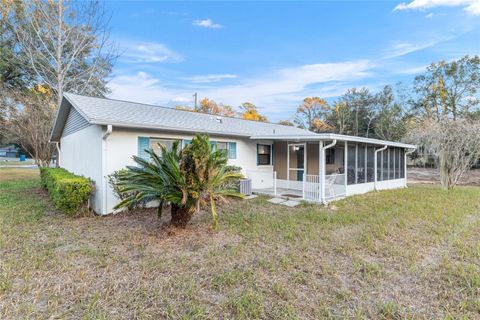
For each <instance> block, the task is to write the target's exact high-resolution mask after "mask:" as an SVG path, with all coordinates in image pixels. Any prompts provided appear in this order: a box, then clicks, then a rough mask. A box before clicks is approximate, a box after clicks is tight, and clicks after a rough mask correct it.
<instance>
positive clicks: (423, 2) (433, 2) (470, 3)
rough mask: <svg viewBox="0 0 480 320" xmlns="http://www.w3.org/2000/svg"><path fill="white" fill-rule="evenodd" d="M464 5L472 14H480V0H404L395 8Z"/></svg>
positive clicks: (407, 8) (420, 8) (395, 9)
mask: <svg viewBox="0 0 480 320" xmlns="http://www.w3.org/2000/svg"><path fill="white" fill-rule="evenodd" d="M456 6H462V7H464V9H465V11H466V12H468V13H469V14H472V15H480V1H479V0H413V1H412V2H410V3H406V2H402V3H400V4H399V5H397V6H396V7H395V8H394V9H393V10H394V11H399V10H409V9H411V10H422V9H430V8H434V7H456Z"/></svg>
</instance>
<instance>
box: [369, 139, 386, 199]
mask: <svg viewBox="0 0 480 320" xmlns="http://www.w3.org/2000/svg"><path fill="white" fill-rule="evenodd" d="M387 148H388V146H387V145H385V146H383V148H381V149H378V150H375V159H374V164H375V165H374V166H373V170H374V172H375V180H374V182H373V190H375V191H377V180H378V177H377V171H378V170H377V169H378V163H377V159H378V158H377V153H379V152H380V151H383V150H387ZM382 160H383V157H382Z"/></svg>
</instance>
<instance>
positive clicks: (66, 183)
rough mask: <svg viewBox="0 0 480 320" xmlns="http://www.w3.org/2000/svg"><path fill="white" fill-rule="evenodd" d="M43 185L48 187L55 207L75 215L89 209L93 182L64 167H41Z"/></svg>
mask: <svg viewBox="0 0 480 320" xmlns="http://www.w3.org/2000/svg"><path fill="white" fill-rule="evenodd" d="M40 178H41V181H42V185H43V186H44V187H45V188H46V189H47V191H48V193H49V195H50V198H51V199H52V201H53V203H54V204H55V207H57V208H58V209H60V210H62V211H63V212H65V213H67V214H70V215H74V214H76V213H79V212H80V210H82V209H87V205H88V199H89V197H90V195H91V194H92V192H93V182H92V181H91V180H90V179H87V178H85V177H80V176H77V175H74V174H73V173H71V172H68V171H67V170H65V169H62V168H41V169H40Z"/></svg>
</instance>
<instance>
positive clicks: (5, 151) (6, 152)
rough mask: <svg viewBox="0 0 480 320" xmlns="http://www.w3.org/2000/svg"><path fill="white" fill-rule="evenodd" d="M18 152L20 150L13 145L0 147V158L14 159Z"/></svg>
mask: <svg viewBox="0 0 480 320" xmlns="http://www.w3.org/2000/svg"><path fill="white" fill-rule="evenodd" d="M19 152H20V148H19V147H17V146H16V145H14V144H12V145H8V146H5V147H0V157H7V158H16V157H18V154H19Z"/></svg>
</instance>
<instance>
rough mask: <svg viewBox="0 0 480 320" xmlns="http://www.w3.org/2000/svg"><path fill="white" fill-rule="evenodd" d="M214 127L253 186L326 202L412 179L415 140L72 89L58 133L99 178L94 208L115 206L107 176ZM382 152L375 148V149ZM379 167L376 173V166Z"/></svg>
mask: <svg viewBox="0 0 480 320" xmlns="http://www.w3.org/2000/svg"><path fill="white" fill-rule="evenodd" d="M197 133H201V134H208V135H209V137H210V140H211V141H212V143H213V144H214V145H215V148H217V149H226V150H227V152H228V156H229V164H231V165H236V166H239V167H241V168H242V172H243V174H244V175H245V176H247V177H248V178H250V179H252V186H253V189H254V191H256V192H259V193H267V194H276V195H277V196H289V197H295V196H297V197H300V198H303V199H305V200H307V201H315V202H323V203H326V202H327V201H330V200H333V199H337V198H340V197H344V196H348V195H353V194H359V193H364V192H368V191H371V190H375V189H390V188H402V187H405V186H406V162H405V159H406V151H407V149H408V150H413V149H415V146H413V145H409V144H404V143H398V142H390V141H382V140H376V139H369V138H362V137H355V136H346V135H338V134H327V133H326V134H316V133H313V132H310V131H307V130H304V129H300V128H295V127H290V126H283V125H278V124H271V123H262V122H255V121H249V120H242V119H238V118H231V117H221V116H215V115H209V114H202V113H195V112H190V111H183V110H175V109H171V108H164V107H157V106H152V105H146V104H140V103H134V102H126V101H119V100H110V99H101V98H92V97H85V96H79V95H74V94H65V95H64V98H63V101H62V104H61V106H60V108H59V110H58V113H57V117H56V120H55V124H54V128H53V131H52V136H51V141H52V142H57V143H59V148H60V159H59V161H60V166H61V167H63V168H65V169H67V170H69V171H71V172H73V173H75V174H79V175H83V176H86V177H89V178H91V179H93V180H94V181H95V186H96V188H95V190H96V191H95V194H94V195H93V199H92V201H91V203H92V208H93V209H94V210H95V212H97V213H99V214H107V213H110V212H112V211H113V207H114V206H115V204H116V203H117V202H118V199H117V198H116V197H115V195H114V193H113V192H112V190H111V188H110V186H109V185H108V183H107V176H108V175H109V174H111V173H112V172H114V171H116V170H119V169H122V168H125V166H127V165H135V163H134V161H133V160H132V155H138V156H141V157H146V156H147V154H146V153H145V152H144V150H145V149H146V148H153V149H154V150H155V149H156V150H158V147H157V146H158V144H159V143H160V144H163V145H166V146H169V145H171V144H172V143H173V141H175V140H179V141H181V142H182V144H183V145H185V144H187V143H189V141H190V140H191V139H192V137H193V136H194V135H195V134H197ZM375 155H376V156H375ZM375 173H376V174H375Z"/></svg>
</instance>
